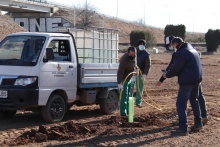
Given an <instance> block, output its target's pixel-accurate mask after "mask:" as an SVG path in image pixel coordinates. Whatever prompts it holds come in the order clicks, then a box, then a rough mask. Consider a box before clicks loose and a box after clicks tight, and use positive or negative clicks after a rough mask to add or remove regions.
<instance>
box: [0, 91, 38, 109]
mask: <svg viewBox="0 0 220 147" xmlns="http://www.w3.org/2000/svg"><path fill="white" fill-rule="evenodd" d="M0 90H3V91H7V95H8V96H7V98H0V110H25V109H26V108H30V107H35V106H37V105H38V98H39V89H36V88H35V89H33V88H15V89H9V88H0Z"/></svg>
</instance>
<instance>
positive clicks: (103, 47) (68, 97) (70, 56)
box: [0, 28, 119, 122]
mask: <svg viewBox="0 0 220 147" xmlns="http://www.w3.org/2000/svg"><path fill="white" fill-rule="evenodd" d="M70 32H71V33H70ZM73 36H74V37H73ZM75 42H76V43H75ZM76 46H77V47H76ZM117 62H118V31H117V30H113V29H104V28H87V29H82V30H75V29H73V30H70V31H69V33H37V32H23V33H14V34H10V35H8V36H7V37H6V38H4V39H3V40H2V41H1V42H0V118H1V119H4V118H8V117H12V116H14V115H15V113H16V111H17V110H28V111H35V110H38V111H39V112H41V114H42V117H43V119H44V120H45V121H46V122H58V121H61V120H62V119H63V117H64V115H65V113H66V111H67V110H68V109H69V108H70V107H72V106H73V105H74V104H78V105H89V104H99V105H100V109H101V111H102V112H104V113H105V114H112V113H114V112H115V111H116V110H117V108H118V101H119V96H118V91H117V69H118V63H117Z"/></svg>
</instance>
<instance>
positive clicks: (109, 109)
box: [100, 90, 119, 114]
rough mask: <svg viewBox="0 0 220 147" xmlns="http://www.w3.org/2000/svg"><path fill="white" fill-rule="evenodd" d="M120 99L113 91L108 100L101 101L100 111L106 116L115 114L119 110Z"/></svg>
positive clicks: (110, 92)
mask: <svg viewBox="0 0 220 147" xmlns="http://www.w3.org/2000/svg"><path fill="white" fill-rule="evenodd" d="M118 101H119V97H118V94H117V92H116V91H114V90H111V91H109V93H108V96H107V98H104V99H101V102H100V109H101V111H102V112H103V113H105V114H113V113H115V111H116V110H117V109H118Z"/></svg>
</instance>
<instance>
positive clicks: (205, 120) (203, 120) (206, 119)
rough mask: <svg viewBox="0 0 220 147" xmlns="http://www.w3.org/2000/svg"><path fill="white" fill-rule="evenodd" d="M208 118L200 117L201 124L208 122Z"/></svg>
mask: <svg viewBox="0 0 220 147" xmlns="http://www.w3.org/2000/svg"><path fill="white" fill-rule="evenodd" d="M208 121H209V120H208V118H202V124H203V126H205V125H206V124H207V123H208Z"/></svg>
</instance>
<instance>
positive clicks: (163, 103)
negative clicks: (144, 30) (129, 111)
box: [0, 48, 220, 147]
mask: <svg viewBox="0 0 220 147" xmlns="http://www.w3.org/2000/svg"><path fill="white" fill-rule="evenodd" d="M198 51H200V52H202V57H201V61H202V65H203V82H202V86H203V91H204V96H205V98H206V102H207V107H208V112H209V121H208V124H207V125H205V126H204V128H203V129H202V130H201V131H199V132H196V133H190V134H189V135H188V136H173V135H171V134H170V131H171V130H172V129H175V128H177V127H178V126H177V124H175V123H174V122H176V120H177V113H176V108H175V102H176V97H177V90H178V84H177V78H172V79H167V80H166V81H164V83H163V85H161V87H155V84H156V82H157V81H158V79H159V77H160V76H161V69H164V68H165V67H166V66H167V64H168V62H169V61H170V58H171V53H169V52H166V51H165V50H164V49H163V48H159V53H158V54H153V53H152V52H151V50H150V52H151V58H152V68H151V70H150V73H149V75H148V77H147V84H146V88H147V93H148V95H149V96H150V97H151V98H152V99H153V100H154V101H155V102H156V103H157V104H158V105H159V106H160V107H161V108H162V111H159V110H157V109H155V108H152V107H150V106H149V105H147V104H146V103H143V108H137V107H135V110H134V113H135V116H134V122H133V123H128V120H127V118H126V117H123V118H121V117H119V112H118V111H117V112H116V113H115V114H113V115H103V114H102V113H101V112H100V111H99V106H98V105H93V106H84V107H76V106H74V107H73V108H72V109H71V110H70V111H69V112H68V113H67V115H66V116H65V118H64V120H63V121H62V122H60V123H56V124H47V123H45V122H44V121H43V119H42V118H41V115H40V114H37V113H31V112H22V111H19V112H18V113H17V114H16V115H15V117H13V118H12V119H9V120H1V121H0V136H1V137H0V145H1V146H62V147H63V146H66V147H68V146H71V147H72V146H83V147H87V146H112V147H114V146H117V147H120V146H121V147H123V146H124V147H125V146H126V147H127V146H132V147H133V146H165V147H166V146H200V147H201V146H211V147H218V146H220V142H219V140H220V135H219V134H220V125H219V123H220V108H219V105H220V102H219V97H220V89H219V87H220V73H219V68H220V53H219V52H216V53H214V54H210V53H206V52H205V49H204V48H200V49H199V50H198ZM145 100H147V101H148V98H147V97H145ZM188 120H189V126H190V125H193V113H192V110H191V107H190V105H188Z"/></svg>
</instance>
